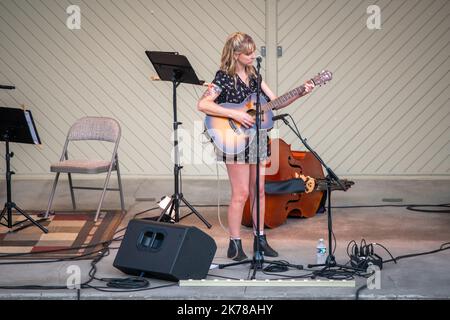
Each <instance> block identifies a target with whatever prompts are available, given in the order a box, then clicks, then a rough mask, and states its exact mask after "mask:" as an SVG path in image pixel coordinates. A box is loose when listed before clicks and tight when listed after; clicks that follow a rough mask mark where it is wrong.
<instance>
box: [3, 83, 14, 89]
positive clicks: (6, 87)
mask: <svg viewBox="0 0 450 320" xmlns="http://www.w3.org/2000/svg"><path fill="white" fill-rule="evenodd" d="M15 88H16V87H15V86H4V85H1V84H0V89H4V90H14V89H15Z"/></svg>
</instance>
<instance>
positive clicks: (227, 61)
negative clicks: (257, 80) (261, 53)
mask: <svg viewBox="0 0 450 320" xmlns="http://www.w3.org/2000/svg"><path fill="white" fill-rule="evenodd" d="M255 50H256V44H255V41H253V39H252V37H250V36H249V35H248V34H245V33H242V32H235V33H232V34H231V35H229V36H228V38H227V40H226V42H225V45H224V47H223V50H222V58H221V62H220V70H222V71H223V72H225V73H226V74H228V75H229V76H232V77H236V61H237V60H236V59H235V57H234V55H235V54H240V53H243V54H250V53H252V52H254V51H255ZM245 72H246V73H247V74H248V75H251V76H256V74H255V68H254V67H253V66H245Z"/></svg>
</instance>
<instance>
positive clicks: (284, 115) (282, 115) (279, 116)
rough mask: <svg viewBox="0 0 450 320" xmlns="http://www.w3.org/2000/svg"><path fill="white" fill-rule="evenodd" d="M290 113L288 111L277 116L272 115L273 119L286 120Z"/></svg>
mask: <svg viewBox="0 0 450 320" xmlns="http://www.w3.org/2000/svg"><path fill="white" fill-rule="evenodd" d="M288 116H289V114H288V113H283V114H279V115H277V116H274V117H272V120H273V121H277V120H284V118H286V117H288Z"/></svg>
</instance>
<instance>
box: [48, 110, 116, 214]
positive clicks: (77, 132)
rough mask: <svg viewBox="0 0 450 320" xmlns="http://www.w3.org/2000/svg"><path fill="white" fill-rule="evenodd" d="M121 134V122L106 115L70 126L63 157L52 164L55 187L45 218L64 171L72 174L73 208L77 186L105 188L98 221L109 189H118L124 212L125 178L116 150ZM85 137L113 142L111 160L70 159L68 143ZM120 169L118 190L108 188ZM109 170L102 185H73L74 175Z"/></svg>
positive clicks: (86, 118) (70, 180)
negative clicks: (114, 174)
mask: <svg viewBox="0 0 450 320" xmlns="http://www.w3.org/2000/svg"><path fill="white" fill-rule="evenodd" d="M120 136H121V129H120V125H119V123H118V122H117V121H116V120H114V119H111V118H104V117H84V118H81V119H79V120H77V121H76V122H75V124H74V125H73V126H72V127H71V128H70V130H69V133H68V135H67V138H66V142H65V144H64V149H63V152H62V155H61V159H60V161H59V162H58V163H54V164H52V165H51V167H50V171H51V172H55V173H56V177H55V181H54V182H53V189H52V192H51V195H50V199H49V201H48V207H47V212H46V213H45V218H48V215H49V212H50V209H51V206H52V203H53V198H54V196H55V191H56V185H57V184H58V179H59V175H60V174H61V173H67V175H68V177H69V186H70V196H71V198H72V206H73V209H74V210H76V204H75V195H74V192H73V190H74V189H85V190H103V192H102V195H101V197H100V202H99V204H98V208H97V213H96V215H95V221H97V219H98V216H99V214H100V210H101V207H102V204H103V200H104V198H105V194H106V191H107V190H108V191H119V193H120V205H121V208H122V211H125V205H124V199H123V191H122V181H121V178H120V170H119V158H118V155H117V149H118V146H119V141H120ZM83 140H91V141H92V140H94V141H107V142H112V143H114V150H113V153H112V156H111V160H110V161H107V160H92V159H83V160H69V157H68V151H67V149H68V146H69V142H72V141H83ZM112 171H117V178H118V185H119V188H118V189H113V188H108V183H109V179H110V177H111V172H112ZM105 172H107V175H106V179H105V182H104V185H103V188H98V187H97V188H94V187H76V186H73V184H72V174H73V173H81V174H99V173H105Z"/></svg>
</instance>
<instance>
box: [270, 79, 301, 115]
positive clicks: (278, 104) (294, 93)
mask: <svg viewBox="0 0 450 320" xmlns="http://www.w3.org/2000/svg"><path fill="white" fill-rule="evenodd" d="M304 91H305V86H304V85H301V86H300V87H298V88H295V89H293V90H291V91H289V92H287V93H285V94H283V95H282V96H280V97H278V98H276V99H275V100H272V101H270V102H269V103H267V104H266V105H264V106H263V107H262V109H263V110H264V111H268V110H278V109H281V108H284V107H286V103H287V102H288V101H290V100H292V99H297V98H300V97H301V96H302V94H303V92H304Z"/></svg>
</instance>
